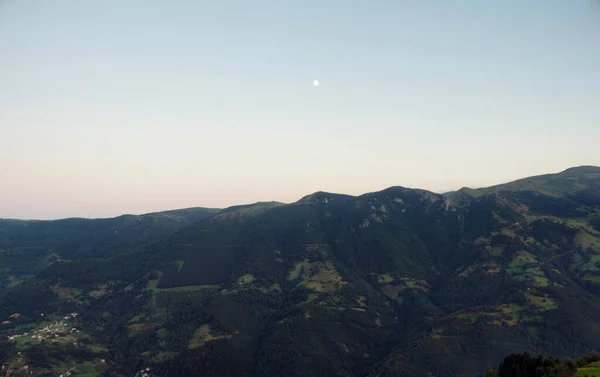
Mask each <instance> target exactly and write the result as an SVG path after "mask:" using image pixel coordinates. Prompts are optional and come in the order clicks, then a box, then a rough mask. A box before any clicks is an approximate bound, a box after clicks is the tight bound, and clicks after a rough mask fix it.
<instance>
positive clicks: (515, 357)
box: [485, 352, 600, 377]
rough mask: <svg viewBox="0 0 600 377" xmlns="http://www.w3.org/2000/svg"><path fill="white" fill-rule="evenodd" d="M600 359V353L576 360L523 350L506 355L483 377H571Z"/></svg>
mask: <svg viewBox="0 0 600 377" xmlns="http://www.w3.org/2000/svg"><path fill="white" fill-rule="evenodd" d="M597 361H600V354H593V355H586V356H582V357H580V358H578V359H576V360H573V359H568V358H567V359H565V360H564V361H562V362H561V361H560V359H558V358H557V357H554V356H550V357H545V356H541V355H540V356H537V357H533V356H532V355H531V354H529V353H527V352H525V353H523V354H512V355H509V356H506V357H505V358H504V360H503V361H502V362H501V363H500V365H499V366H498V369H493V370H490V371H488V372H486V373H485V377H572V376H575V375H576V373H577V368H581V367H584V366H586V365H589V364H590V363H593V362H597Z"/></svg>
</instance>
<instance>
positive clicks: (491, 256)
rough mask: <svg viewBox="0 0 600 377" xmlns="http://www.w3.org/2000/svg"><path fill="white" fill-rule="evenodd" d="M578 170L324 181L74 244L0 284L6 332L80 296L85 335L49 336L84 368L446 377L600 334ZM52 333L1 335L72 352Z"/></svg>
mask: <svg viewBox="0 0 600 377" xmlns="http://www.w3.org/2000/svg"><path fill="white" fill-rule="evenodd" d="M584 170H585V171H577V170H576V171H575V172H573V171H570V172H569V173H568V174H569V176H570V177H572V178H573V179H575V180H579V179H580V180H581V186H585V187H583V189H582V190H583V191H578V192H572V191H570V192H569V194H568V195H562V196H561V195H559V196H553V195H548V194H547V193H545V192H543V191H531V190H519V189H520V188H521V187H523V186H520V185H516V186H511V187H510V188H512V189H507V190H504V189H502V190H497V191H494V192H489V193H482V195H480V196H479V197H477V198H471V199H469V200H465V201H464V202H462V203H459V204H456V203H455V202H453V200H452V198H451V197H449V196H448V195H441V194H436V193H432V192H429V191H426V190H419V189H409V188H404V187H400V186H393V187H389V188H387V189H384V190H381V191H378V192H374V193H365V194H362V195H359V196H349V195H337V194H329V193H324V192H317V193H314V194H311V195H308V196H306V197H304V198H302V199H304V200H302V199H301V200H299V201H297V202H295V203H291V204H280V203H269V202H267V203H260V202H259V203H254V204H252V205H249V206H238V207H233V208H232V209H231V210H230V211H229V212H227V211H225V212H220V213H219V211H218V212H216V213H210V214H207V216H205V217H204V218H202V219H199V220H197V221H193V222H191V223H189V224H185V225H184V226H180V227H177V229H174V228H173V229H174V230H173V231H172V232H170V233H169V234H165V235H164V236H162V237H159V238H158V239H157V240H155V242H151V243H148V244H146V243H142V244H140V247H139V248H136V249H133V250H130V249H129V248H125V249H123V252H112V253H110V254H109V255H107V256H105V257H101V258H97V257H90V255H91V256H93V253H92V254H90V253H89V252H87V251H85V250H87V249H86V248H83V249H74V250H73V251H69V252H71V253H75V254H73V255H77V253H82V252H85V253H86V254H85V255H86V257H85V258H71V259H70V260H64V259H65V258H63V260H60V261H57V262H55V263H53V264H51V265H49V266H46V267H44V268H42V269H41V271H40V272H39V273H37V274H36V276H33V277H30V278H28V279H25V280H23V281H22V282H19V283H17V284H13V285H11V286H10V287H6V288H5V289H4V290H0V321H7V322H9V323H8V324H5V325H4V326H5V327H4V328H3V330H2V332H1V334H0V335H6V336H13V335H14V334H19V331H21V330H20V329H21V328H23V326H34V328H37V329H40V328H43V326H45V325H44V324H43V322H40V321H39V318H40V315H41V314H45V316H56V315H63V314H62V313H71V312H77V313H79V315H78V316H77V318H76V319H73V327H76V328H77V329H79V330H81V333H80V335H64V337H68V339H69V340H70V341H71V343H68V344H69V345H72V343H73V342H75V340H76V343H77V344H78V346H76V347H75V348H74V347H71V346H69V347H68V348H67V346H66V345H65V344H63V343H61V341H60V339H59V340H56V344H54V343H52V341H49V342H48V343H45V345H43V347H46V348H45V349H46V351H47V352H48V354H49V355H60V356H61V357H62V358H63V359H65V358H66V359H68V360H75V359H76V360H77V362H78V363H79V364H77V365H83V364H85V365H88V364H89V365H90V368H92V367H91V365H96V363H97V362H98V360H99V359H100V358H102V359H105V360H107V366H106V367H107V369H108V370H110V371H111V373H113V374H112V375H114V376H117V375H123V376H124V375H132V374H135V373H137V372H139V371H140V370H141V369H144V368H146V367H150V368H151V369H152V371H153V372H152V373H154V374H156V375H157V376H195V375H223V376H227V375H232V376H233V375H235V376H249V377H254V376H270V375H289V376H323V375H331V376H347V377H354V376H356V377H358V376H361V377H363V376H364V377H377V376H379V377H384V376H397V375H402V376H408V377H413V376H414V377H417V376H424V375H427V374H428V373H430V374H431V375H434V376H440V377H445V376H448V377H450V376H456V375H460V374H461V373H472V374H474V375H481V374H483V372H485V371H486V370H487V369H491V368H493V367H495V366H497V365H498V364H499V363H500V362H501V361H502V359H503V357H504V356H506V355H508V354H511V353H518V352H524V351H530V352H534V353H543V354H546V355H557V356H559V357H566V356H570V357H574V356H581V355H583V354H585V353H588V352H592V351H594V350H597V349H600V330H599V329H600V279H598V275H600V230H599V229H597V226H598V225H599V224H600V199H598V198H597V197H596V196H594V195H592V194H593V192H594V190H595V189H597V188H600V182H597V181H596V179H595V178H594V177H591V178H590V176H589V175H590V174H592V175H593V174H596V173H595V169H592V172H591V173H590V171H589V169H584ZM558 174H561V173H558ZM554 178H556V175H555V177H554ZM558 178H561V177H560V176H559V177H558ZM534 181H536V182H537V181H539V178H536V179H535V180H534ZM544 182H545V181H544ZM549 185H556V187H554V188H553V189H554V190H558V189H561V188H562V187H564V185H565V182H563V181H561V180H560V179H559V180H558V181H556V180H554V179H552V180H550V181H549V183H548V182H546V183H544V184H543V188H544V189H548V187H549ZM572 186H573V185H570V186H568V187H572ZM551 188H552V187H551ZM581 193H586V195H581ZM159 218H160V216H159ZM154 221H156V219H154ZM161 224H163V223H161ZM76 229H77V228H76ZM131 229H132V230H135V232H138V231H141V232H142V234H145V233H144V232H145V230H144V229H146V228H143V227H142V228H140V227H135V228H131ZM170 229H171V228H170ZM135 232H133V233H131V234H130V236H129V237H133V238H135V237H137V236H136V234H137V233H135ZM7 234H8V236H10V235H11V233H7ZM0 239H1V237H0ZM8 239H12V240H13V241H14V237H13V238H10V237H8ZM33 241H35V239H34V240H33ZM41 241H44V239H41ZM44 242H46V241H44ZM86 242H88V241H86ZM91 244H92V245H94V243H93V242H92V243H91ZM84 246H85V245H84ZM38 247H39V245H38ZM1 249H2V248H0V250H1ZM14 250H20V249H19V246H18V245H17V246H15V247H14ZM81 250H83V251H81ZM1 255H2V253H1V252H0V256H1ZM0 262H1V259H0ZM0 266H1V265H0ZM15 313H18V314H19V318H18V319H15V318H13V317H11V316H12V315H13V314H15ZM69 321H70V320H69ZM35 326H37V327H35ZM40 326H41V327H40ZM20 334H22V332H21V333H20ZM61 337H63V335H61ZM5 339H6V338H5ZM19 339H20V338H19ZM61 339H62V338H61ZM41 346H42V344H41V342H38V341H37V340H35V341H33V340H27V341H24V340H19V341H18V342H17V343H14V344H12V345H11V344H8V345H7V347H8V348H6V350H7V353H6V355H5V356H3V359H2V360H1V361H3V362H6V363H7V365H9V367H10V368H12V369H11V370H14V369H15V368H17V369H18V368H21V367H22V366H23V364H22V363H23V362H24V361H26V362H29V363H30V364H31V365H34V362H36V363H37V364H35V366H34V368H36V369H35V370H37V371H40V372H39V373H42V372H41V371H47V370H50V369H51V368H58V367H59V366H60V365H62V364H60V363H59V362H58V361H57V360H59V359H57V358H56V357H54V356H47V357H46V358H45V359H44V358H42V359H40V356H39V355H43V354H44V352H41V349H39V347H41ZM19 347H20V348H19ZM36 347H38V348H36ZM93 350H96V351H97V352H94V351H93ZM99 350H102V351H99ZM34 351H35V352H34ZM17 352H25V356H22V357H21V358H19V356H18V354H17ZM36 352H38V353H36ZM39 352H41V353H39ZM40 360H42V361H44V362H41V361H40ZM86 363H88V364H86ZM94 368H96V369H93V368H92V369H93V370H92V369H90V373H92V372H94V371H95V372H94V373H96V374H93V373H92V374H93V375H99V373H100V372H101V371H100V370H99V369H98V368H97V367H94ZM102 372H104V370H103V371H102Z"/></svg>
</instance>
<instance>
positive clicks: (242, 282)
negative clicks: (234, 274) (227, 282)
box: [238, 274, 256, 285]
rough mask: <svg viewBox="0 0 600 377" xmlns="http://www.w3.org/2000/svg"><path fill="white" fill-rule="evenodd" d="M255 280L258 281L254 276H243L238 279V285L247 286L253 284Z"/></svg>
mask: <svg viewBox="0 0 600 377" xmlns="http://www.w3.org/2000/svg"><path fill="white" fill-rule="evenodd" d="M254 280H256V278H255V277H254V275H251V274H246V275H242V276H240V278H239V279H238V285H247V284H250V283H252V282H253V281H254Z"/></svg>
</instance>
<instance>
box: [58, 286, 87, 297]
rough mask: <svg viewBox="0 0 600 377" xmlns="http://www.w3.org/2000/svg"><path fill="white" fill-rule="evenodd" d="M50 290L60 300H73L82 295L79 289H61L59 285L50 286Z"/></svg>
mask: <svg viewBox="0 0 600 377" xmlns="http://www.w3.org/2000/svg"><path fill="white" fill-rule="evenodd" d="M52 290H53V291H54V293H56V295H57V296H58V297H60V298H62V299H74V298H77V297H79V296H81V295H82V294H83V290H82V289H79V288H70V287H63V286H61V285H60V284H56V285H53V286H52Z"/></svg>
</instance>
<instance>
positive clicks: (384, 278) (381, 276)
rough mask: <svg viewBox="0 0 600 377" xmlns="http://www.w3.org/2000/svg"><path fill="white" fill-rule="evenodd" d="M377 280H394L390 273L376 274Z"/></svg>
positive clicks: (383, 282) (381, 281) (385, 281)
mask: <svg viewBox="0 0 600 377" xmlns="http://www.w3.org/2000/svg"><path fill="white" fill-rule="evenodd" d="M377 281H378V282H379V284H389V283H391V282H393V281H394V277H393V276H391V275H390V274H382V275H379V276H377Z"/></svg>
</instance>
